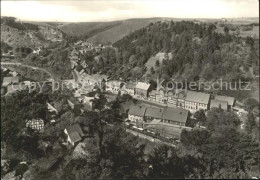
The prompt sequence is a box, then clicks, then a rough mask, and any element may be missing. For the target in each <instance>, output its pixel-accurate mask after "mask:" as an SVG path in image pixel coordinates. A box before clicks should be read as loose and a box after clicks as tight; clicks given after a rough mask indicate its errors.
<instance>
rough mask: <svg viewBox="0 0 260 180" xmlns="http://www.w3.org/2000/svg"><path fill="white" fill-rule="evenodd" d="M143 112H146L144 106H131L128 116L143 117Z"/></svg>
mask: <svg viewBox="0 0 260 180" xmlns="http://www.w3.org/2000/svg"><path fill="white" fill-rule="evenodd" d="M145 110H146V107H144V106H135V105H132V106H130V108H129V112H128V114H129V115H135V116H144V113H145Z"/></svg>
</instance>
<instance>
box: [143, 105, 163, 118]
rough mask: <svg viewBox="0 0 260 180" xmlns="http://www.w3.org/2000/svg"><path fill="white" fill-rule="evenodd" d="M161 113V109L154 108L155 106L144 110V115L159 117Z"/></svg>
mask: <svg viewBox="0 0 260 180" xmlns="http://www.w3.org/2000/svg"><path fill="white" fill-rule="evenodd" d="M162 114H163V109H160V108H155V107H148V108H147V109H146V111H145V116H148V117H153V118H158V119H161V118H162Z"/></svg>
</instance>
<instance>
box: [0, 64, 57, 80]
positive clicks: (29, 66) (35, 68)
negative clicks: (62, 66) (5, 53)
mask: <svg viewBox="0 0 260 180" xmlns="http://www.w3.org/2000/svg"><path fill="white" fill-rule="evenodd" d="M4 65H13V66H23V67H27V68H32V69H34V70H40V71H43V72H45V73H46V74H48V75H49V76H50V77H51V78H52V79H53V80H56V81H57V80H59V79H57V78H56V77H55V76H54V75H53V74H52V73H51V72H49V71H47V70H46V69H44V68H40V67H36V66H31V65H27V64H22V63H10V62H1V66H4Z"/></svg>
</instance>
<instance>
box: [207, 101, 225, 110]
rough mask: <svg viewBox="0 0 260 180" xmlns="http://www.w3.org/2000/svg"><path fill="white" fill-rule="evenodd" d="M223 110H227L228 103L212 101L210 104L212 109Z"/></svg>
mask: <svg viewBox="0 0 260 180" xmlns="http://www.w3.org/2000/svg"><path fill="white" fill-rule="evenodd" d="M219 106H220V107H221V109H223V110H227V106H228V103H227V102H226V101H219V100H211V102H210V108H214V107H215V108H219Z"/></svg>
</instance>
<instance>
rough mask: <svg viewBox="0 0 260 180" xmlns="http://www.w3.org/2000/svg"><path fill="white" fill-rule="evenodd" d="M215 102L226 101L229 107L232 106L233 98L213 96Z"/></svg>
mask: <svg viewBox="0 0 260 180" xmlns="http://www.w3.org/2000/svg"><path fill="white" fill-rule="evenodd" d="M215 100H219V101H226V102H227V103H228V105H229V106H233V105H234V101H235V98H234V97H230V96H219V95H216V96H215Z"/></svg>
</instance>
